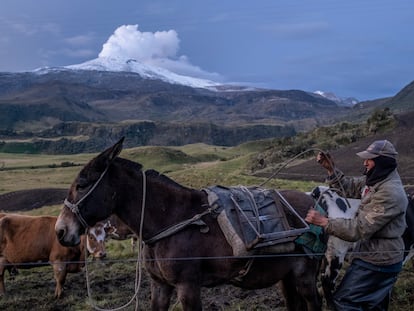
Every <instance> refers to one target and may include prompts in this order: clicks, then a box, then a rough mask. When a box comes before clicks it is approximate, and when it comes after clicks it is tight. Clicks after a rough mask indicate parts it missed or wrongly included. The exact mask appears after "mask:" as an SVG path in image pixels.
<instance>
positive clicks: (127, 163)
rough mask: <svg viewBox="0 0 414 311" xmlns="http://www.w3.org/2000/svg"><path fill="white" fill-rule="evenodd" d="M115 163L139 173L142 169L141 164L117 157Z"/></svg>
mask: <svg viewBox="0 0 414 311" xmlns="http://www.w3.org/2000/svg"><path fill="white" fill-rule="evenodd" d="M115 162H116V163H118V164H120V165H121V166H122V167H126V168H128V169H131V170H135V171H140V170H141V169H142V164H140V163H138V162H134V161H131V160H128V159H124V158H120V157H117V158H115Z"/></svg>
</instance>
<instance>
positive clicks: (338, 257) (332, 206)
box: [310, 186, 361, 308]
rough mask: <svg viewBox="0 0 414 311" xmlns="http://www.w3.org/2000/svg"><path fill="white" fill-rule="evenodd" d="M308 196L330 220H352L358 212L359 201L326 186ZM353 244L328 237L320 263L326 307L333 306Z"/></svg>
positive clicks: (318, 188)
mask: <svg viewBox="0 0 414 311" xmlns="http://www.w3.org/2000/svg"><path fill="white" fill-rule="evenodd" d="M310 195H311V196H312V197H313V198H314V199H315V200H316V204H318V205H319V206H320V207H321V208H322V209H323V210H324V211H325V212H326V213H327V214H328V216H329V217H330V218H346V219H352V218H354V217H355V215H356V212H357V211H358V208H359V204H360V202H361V200H359V199H345V198H343V197H341V196H340V195H339V194H337V193H336V192H335V191H333V190H331V189H330V188H329V187H326V186H317V187H315V188H314V189H313V190H312V191H311V192H310ZM353 245H354V242H348V241H344V240H342V239H340V238H338V237H336V236H333V235H331V236H329V238H328V242H327V245H326V251H325V254H324V258H323V261H322V268H321V271H322V273H321V285H322V290H323V295H324V297H325V300H326V303H327V305H328V307H330V308H332V306H333V292H334V290H335V284H336V280H337V278H338V276H339V274H340V271H341V268H342V266H343V264H344V261H345V257H346V255H347V253H348V252H349V251H350V250H351V249H352V248H353Z"/></svg>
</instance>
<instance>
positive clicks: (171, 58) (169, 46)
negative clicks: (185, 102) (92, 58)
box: [99, 25, 221, 81]
mask: <svg viewBox="0 0 414 311" xmlns="http://www.w3.org/2000/svg"><path fill="white" fill-rule="evenodd" d="M179 46H180V39H179V38H178V34H177V32H176V31H175V30H168V31H156V32H141V31H139V30H138V25H123V26H120V27H118V28H117V29H116V30H115V32H114V33H113V34H112V35H111V36H110V37H109V39H108V40H107V41H106V42H105V43H104V45H103V47H102V51H101V52H100V53H99V57H108V58H111V57H113V58H121V59H135V60H137V61H139V62H142V63H144V64H147V65H152V66H157V67H161V68H164V69H167V70H170V71H172V72H174V73H177V74H181V75H186V76H193V77H198V78H205V79H212V80H216V81H217V80H220V79H221V77H220V75H219V74H217V73H210V72H206V71H204V70H202V69H201V68H200V67H198V66H194V65H192V64H191V63H190V61H189V60H188V57H187V56H185V55H181V56H178V55H177V54H178V50H179Z"/></svg>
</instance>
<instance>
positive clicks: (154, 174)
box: [115, 157, 192, 190]
mask: <svg viewBox="0 0 414 311" xmlns="http://www.w3.org/2000/svg"><path fill="white" fill-rule="evenodd" d="M115 161H116V162H117V163H118V164H120V165H121V166H122V167H125V168H127V169H130V170H134V171H137V172H138V171H141V170H142V167H143V166H142V164H140V163H138V162H134V161H131V160H128V159H124V158H120V157H118V158H116V159H115ZM145 174H146V176H147V177H150V178H154V179H158V180H159V181H160V182H162V183H164V184H167V185H169V186H172V187H178V188H182V189H187V190H192V189H191V188H188V187H185V186H183V185H181V184H179V183H178V182H176V181H174V180H172V179H171V178H170V177H168V176H166V175H164V174H161V173H159V172H158V171H156V170H154V169H148V170H146V171H145Z"/></svg>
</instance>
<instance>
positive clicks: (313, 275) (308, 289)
mask: <svg viewBox="0 0 414 311" xmlns="http://www.w3.org/2000/svg"><path fill="white" fill-rule="evenodd" d="M295 265H296V266H295V269H294V270H293V271H292V272H291V273H289V274H288V275H287V276H286V277H285V278H284V279H283V280H282V284H283V287H284V294H285V298H286V305H287V308H288V310H295V311H296V310H297V311H299V310H307V311H318V310H322V299H321V296H320V295H319V292H318V287H317V276H318V273H319V261H317V260H312V259H310V258H307V257H302V258H300V260H297V261H296V263H295Z"/></svg>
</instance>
